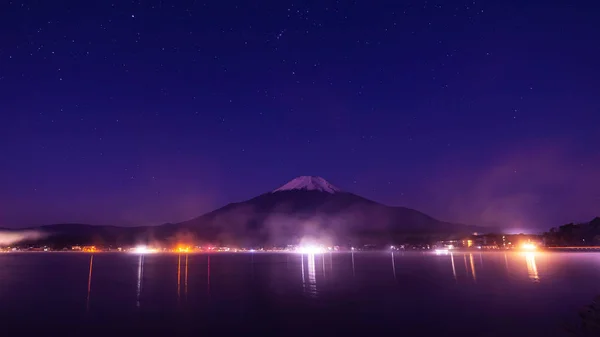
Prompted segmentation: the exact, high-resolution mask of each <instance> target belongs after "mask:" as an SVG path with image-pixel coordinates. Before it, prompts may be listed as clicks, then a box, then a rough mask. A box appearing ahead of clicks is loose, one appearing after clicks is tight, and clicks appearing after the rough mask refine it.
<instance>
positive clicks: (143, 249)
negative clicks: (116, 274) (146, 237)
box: [133, 245, 156, 254]
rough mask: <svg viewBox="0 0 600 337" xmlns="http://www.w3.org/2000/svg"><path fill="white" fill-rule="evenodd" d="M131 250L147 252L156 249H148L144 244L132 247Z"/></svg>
mask: <svg viewBox="0 0 600 337" xmlns="http://www.w3.org/2000/svg"><path fill="white" fill-rule="evenodd" d="M133 252H134V253H136V254H149V253H154V252H156V249H150V248H148V247H146V246H144V245H141V246H137V247H135V248H133Z"/></svg>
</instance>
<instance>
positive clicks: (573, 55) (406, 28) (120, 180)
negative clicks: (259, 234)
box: [0, 0, 600, 230]
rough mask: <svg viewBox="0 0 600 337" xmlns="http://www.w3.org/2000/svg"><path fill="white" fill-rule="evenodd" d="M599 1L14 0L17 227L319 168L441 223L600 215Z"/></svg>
mask: <svg viewBox="0 0 600 337" xmlns="http://www.w3.org/2000/svg"><path fill="white" fill-rule="evenodd" d="M597 6H598V4H597V3H595V2H594V1H577V2H572V1H559V2H553V3H548V2H543V1H522V0H519V1H494V2H484V1H481V2H480V1H416V2H414V1H413V2H400V1H327V0H324V1H313V2H301V1H284V0H282V1H259V2H256V1H212V2H209V1H207V2H202V1H159V0H156V1H153V0H150V1H133V2H132V1H113V2H112V4H111V2H106V1H96V2H94V1H92V2H89V1H58V2H56V1H3V2H1V4H0V27H1V28H0V42H1V44H0V158H1V159H0V227H24V226H31V225H41V224H51V223H64V222H79V223H90V224H113V225H124V226H131V225H152V224H160V223H165V222H176V221H181V220H187V219H189V218H192V217H195V216H198V215H200V214H202V213H204V212H206V211H210V210H212V209H214V208H216V207H220V206H222V205H224V204H226V203H229V202H235V201H241V200H244V199H247V198H250V197H254V196H256V195H258V194H261V193H264V192H267V191H269V190H272V189H275V188H277V187H278V186H280V185H282V184H284V183H285V182H287V181H288V180H291V179H292V178H294V177H295V176H298V175H318V176H322V177H324V178H325V179H327V180H329V181H331V182H332V183H333V184H336V185H337V186H339V187H341V188H343V189H345V190H347V191H350V192H353V193H356V194H359V195H362V196H364V197H367V198H370V199H373V200H376V201H379V202H382V203H385V204H388V205H397V206H407V207H411V208H415V209H418V210H420V211H423V212H425V213H427V214H429V215H431V216H434V217H436V218H439V219H441V220H446V221H453V222H464V223H469V224H478V225H481V224H486V225H488V224H493V225H499V226H501V227H503V228H507V229H520V230H542V229H547V228H549V227H552V226H558V225H561V224H564V223H567V222H578V221H588V220H591V219H592V218H593V217H594V216H598V215H600V170H599V169H598V168H599V167H600V147H599V144H600V138H599V135H600V63H599V62H598V59H599V58H600V56H599V54H600V43H598V32H600V21H599V20H598V7H597Z"/></svg>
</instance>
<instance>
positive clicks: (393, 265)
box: [392, 252, 396, 280]
mask: <svg viewBox="0 0 600 337" xmlns="http://www.w3.org/2000/svg"><path fill="white" fill-rule="evenodd" d="M392 273H394V280H396V259H394V252H392Z"/></svg>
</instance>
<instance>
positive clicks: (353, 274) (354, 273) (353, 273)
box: [352, 252, 356, 276]
mask: <svg viewBox="0 0 600 337" xmlns="http://www.w3.org/2000/svg"><path fill="white" fill-rule="evenodd" d="M352 276H356V272H355V270H354V252H352Z"/></svg>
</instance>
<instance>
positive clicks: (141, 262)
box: [136, 254, 144, 308]
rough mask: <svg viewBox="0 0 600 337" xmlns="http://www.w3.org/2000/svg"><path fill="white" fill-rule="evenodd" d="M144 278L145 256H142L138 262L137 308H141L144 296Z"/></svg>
mask: <svg viewBox="0 0 600 337" xmlns="http://www.w3.org/2000/svg"><path fill="white" fill-rule="evenodd" d="M143 276H144V255H143V254H140V257H139V262H138V279H137V296H136V306H137V307H138V308H139V307H140V295H141V294H142V279H143Z"/></svg>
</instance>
